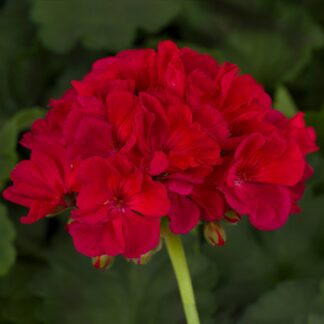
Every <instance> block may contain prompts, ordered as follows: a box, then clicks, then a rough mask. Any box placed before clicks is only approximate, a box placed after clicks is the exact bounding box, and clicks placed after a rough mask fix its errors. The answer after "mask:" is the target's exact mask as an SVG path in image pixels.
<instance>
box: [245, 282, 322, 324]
mask: <svg viewBox="0 0 324 324" xmlns="http://www.w3.org/2000/svg"><path fill="white" fill-rule="evenodd" d="M318 290H319V289H318V283H314V282H313V281H302V280H301V281H288V282H283V283H281V284H279V285H278V286H277V287H275V288H274V289H273V290H272V291H270V292H268V293H266V294H265V295H264V296H262V297H261V298H260V299H259V300H258V301H257V302H256V303H255V304H254V305H252V306H249V307H248V308H247V310H246V312H245V315H244V316H243V318H242V320H241V321H239V324H260V323H262V324H303V323H306V319H307V317H308V315H309V314H310V312H311V311H312V309H314V308H316V304H317V298H318V293H319V291H318Z"/></svg>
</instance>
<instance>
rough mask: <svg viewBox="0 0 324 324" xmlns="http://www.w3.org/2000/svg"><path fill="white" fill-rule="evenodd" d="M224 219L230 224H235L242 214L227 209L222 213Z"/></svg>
mask: <svg viewBox="0 0 324 324" xmlns="http://www.w3.org/2000/svg"><path fill="white" fill-rule="evenodd" d="M224 219H225V220H226V221H227V222H228V223H230V224H233V225H234V224H237V223H238V222H239V221H240V220H241V219H242V216H241V215H240V214H239V213H237V212H236V211H235V210H228V211H227V212H226V213H225V215H224Z"/></svg>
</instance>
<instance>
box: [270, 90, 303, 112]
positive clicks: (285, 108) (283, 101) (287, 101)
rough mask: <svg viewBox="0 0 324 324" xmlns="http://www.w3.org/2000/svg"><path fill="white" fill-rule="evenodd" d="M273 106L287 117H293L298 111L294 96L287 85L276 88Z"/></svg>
mask: <svg viewBox="0 0 324 324" xmlns="http://www.w3.org/2000/svg"><path fill="white" fill-rule="evenodd" d="M273 107H274V108H276V109H278V110H279V111H281V112H282V113H283V114H285V115H286V116H287V117H292V116H294V115H295V114H296V112H297V111H298V109H297V107H296V105H295V103H294V100H293V98H292V97H291V95H290V93H289V91H288V89H287V88H286V87H285V86H279V87H278V88H277V89H276V92H275V95H274V100H273Z"/></svg>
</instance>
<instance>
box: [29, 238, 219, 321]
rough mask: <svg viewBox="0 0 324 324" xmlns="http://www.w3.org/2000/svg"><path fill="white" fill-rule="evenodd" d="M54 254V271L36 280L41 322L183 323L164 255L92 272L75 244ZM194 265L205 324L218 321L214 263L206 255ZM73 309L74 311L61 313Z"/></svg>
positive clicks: (59, 247)
mask: <svg viewBox="0 0 324 324" xmlns="http://www.w3.org/2000/svg"><path fill="white" fill-rule="evenodd" d="M64 242H65V243H66V245H67V246H66V245H64V244H63V243H62V241H61V242H60V243H58V244H57V245H56V246H55V249H54V251H53V253H52V254H49V262H50V268H49V270H48V271H45V272H44V273H43V274H42V275H41V276H39V277H38V278H36V281H35V283H34V289H33V291H34V293H35V294H36V295H37V296H38V297H40V298H41V299H42V300H43V307H42V308H41V309H40V313H39V315H40V320H41V321H42V322H45V323H47V324H51V323H53V324H54V323H55V324H56V323H62V324H74V323H92V324H101V323H118V324H131V323H146V324H158V323H161V324H162V323H174V324H176V323H183V320H184V318H183V316H184V315H183V310H182V306H181V303H180V297H179V293H178V290H177V284H176V281H175V277H174V274H173V270H172V267H171V264H170V262H169V260H168V259H167V257H166V254H165V251H161V252H159V253H157V254H156V255H155V256H154V257H153V259H152V260H151V262H150V263H149V264H147V265H144V266H136V265H133V264H129V263H127V262H125V261H122V260H121V259H119V260H118V261H117V262H116V263H115V264H113V266H112V268H111V269H109V270H108V271H100V270H96V269H93V268H92V266H91V264H90V262H91V261H90V260H89V259H87V258H85V257H82V256H81V255H79V254H77V253H76V252H75V251H74V250H73V248H72V243H71V242H70V241H68V242H67V241H66V240H64ZM189 261H190V265H191V267H190V268H191V272H192V274H193V278H194V286H195V290H196V293H197V301H198V305H199V307H200V310H201V315H202V318H203V320H204V322H203V323H213V321H212V314H211V312H212V311H213V304H214V300H213V293H212V288H213V285H214V284H215V280H217V272H216V271H215V267H214V266H213V264H210V263H208V261H207V260H206V258H205V257H204V256H203V255H192V254H191V255H190V256H189ZM66 307H68V309H69V311H66V312H65V311H64V312H62V311H61V310H62V309H64V308H66Z"/></svg>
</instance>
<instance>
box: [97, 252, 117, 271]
mask: <svg viewBox="0 0 324 324" xmlns="http://www.w3.org/2000/svg"><path fill="white" fill-rule="evenodd" d="M113 260H114V258H113V257H111V256H109V255H105V254H104V255H100V256H97V257H94V258H92V265H93V266H94V267H95V268H97V269H102V270H105V269H109V268H110V267H111V265H112V262H113Z"/></svg>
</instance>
